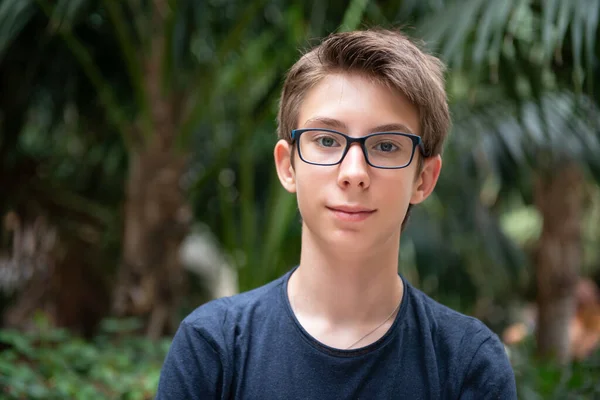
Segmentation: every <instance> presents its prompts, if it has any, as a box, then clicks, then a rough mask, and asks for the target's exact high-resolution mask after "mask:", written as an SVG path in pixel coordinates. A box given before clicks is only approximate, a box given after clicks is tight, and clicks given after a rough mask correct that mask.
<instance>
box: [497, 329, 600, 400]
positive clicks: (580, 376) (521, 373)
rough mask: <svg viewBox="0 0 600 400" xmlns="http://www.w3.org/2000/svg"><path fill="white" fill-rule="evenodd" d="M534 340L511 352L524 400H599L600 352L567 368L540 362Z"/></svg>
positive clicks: (518, 385) (519, 395)
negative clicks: (535, 351) (536, 356)
mask: <svg viewBox="0 0 600 400" xmlns="http://www.w3.org/2000/svg"><path fill="white" fill-rule="evenodd" d="M534 347H535V346H534V343H533V341H532V339H529V340H528V341H526V342H524V343H523V344H522V345H520V346H518V347H514V348H510V349H509V355H510V359H511V363H512V365H513V369H514V371H515V377H516V380H517V391H518V397H519V399H521V400H541V399H543V400H554V399H556V400H571V399H573V400H575V399H581V400H584V399H585V400H587V399H600V350H598V351H596V352H595V353H594V354H593V355H592V356H590V357H589V358H587V359H586V360H583V361H579V362H573V363H571V364H569V365H567V366H559V365H557V364H554V363H549V362H543V361H540V360H537V359H536V358H535V356H534Z"/></svg>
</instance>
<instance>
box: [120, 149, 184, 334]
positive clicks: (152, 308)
mask: <svg viewBox="0 0 600 400" xmlns="http://www.w3.org/2000/svg"><path fill="white" fill-rule="evenodd" d="M130 157H131V158H130V167H129V168H130V171H129V181H128V186H127V194H126V204H125V221H124V222H125V233H124V237H123V264H122V266H121V271H120V275H119V282H118V285H117V289H116V292H115V311H116V312H117V314H118V315H120V316H144V317H146V316H149V319H148V320H147V321H146V323H147V325H146V333H147V335H148V336H149V337H151V338H158V337H159V336H160V335H162V334H164V333H171V332H172V331H173V329H174V325H173V323H174V322H175V321H173V320H172V319H171V320H170V318H175V317H176V315H175V307H176V305H177V303H178V294H179V293H180V292H181V284H182V269H181V267H180V263H179V247H180V245H181V242H182V241H183V238H184V237H185V234H186V232H187V226H188V223H189V219H190V218H189V212H188V209H187V206H186V202H185V199H184V196H183V193H182V190H181V188H180V185H179V180H180V177H181V175H182V172H183V168H184V162H185V160H183V159H182V158H181V157H178V156H177V155H174V154H173V152H171V151H168V150H164V149H160V148H157V146H152V147H151V148H150V149H146V150H144V151H140V152H136V153H132V154H131V155H130Z"/></svg>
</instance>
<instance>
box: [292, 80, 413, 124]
mask: <svg viewBox="0 0 600 400" xmlns="http://www.w3.org/2000/svg"><path fill="white" fill-rule="evenodd" d="M298 127H299V128H311V127H327V128H332V129H338V130H341V131H344V132H345V133H347V134H349V135H353V136H362V135H365V134H367V133H370V132H372V131H375V130H378V131H382V130H385V131H392V130H393V131H396V130H401V131H404V132H407V133H415V134H419V133H420V123H419V113H418V110H417V108H416V107H415V106H414V105H413V104H412V103H411V102H410V101H409V100H408V99H407V98H406V96H404V95H403V94H402V93H400V92H398V91H395V90H392V89H391V88H389V87H387V86H385V85H383V84H381V83H378V82H376V81H375V80H373V79H370V78H368V77H365V76H362V75H358V74H343V73H340V74H330V75H327V76H325V77H324V78H322V79H321V81H319V83H318V84H316V85H315V86H314V87H313V88H311V89H310V90H309V91H308V92H307V93H306V95H305V97H304V101H303V102H302V104H301V105H300V109H299V113H298ZM376 128H377V129H376ZM380 128H389V129H380Z"/></svg>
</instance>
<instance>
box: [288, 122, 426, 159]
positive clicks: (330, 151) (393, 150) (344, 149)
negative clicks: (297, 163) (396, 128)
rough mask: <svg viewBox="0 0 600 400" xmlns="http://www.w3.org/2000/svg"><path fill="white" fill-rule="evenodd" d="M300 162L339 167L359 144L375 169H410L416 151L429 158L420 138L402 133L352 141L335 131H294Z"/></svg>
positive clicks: (378, 135) (365, 137) (389, 133)
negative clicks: (417, 149)
mask: <svg viewBox="0 0 600 400" xmlns="http://www.w3.org/2000/svg"><path fill="white" fill-rule="evenodd" d="M292 140H293V141H296V143H297V146H298V154H299V155H300V159H301V160H302V161H304V162H305V163H308V164H314V165H323V166H329V165H336V164H339V163H341V162H342V160H343V159H344V157H345V156H346V154H347V153H348V149H350V146H351V145H352V144H353V143H359V144H360V147H361V148H362V151H363V154H364V155H365V160H366V161H367V164H369V165H370V166H372V167H375V168H383V169H399V168H405V167H408V166H409V165H410V163H411V162H412V160H413V157H414V153H415V148H416V147H417V146H418V147H419V149H420V151H421V154H422V155H423V156H425V157H426V156H427V155H426V153H425V148H424V146H423V141H422V140H421V137H420V136H417V135H413V134H411V133H401V132H378V133H372V134H370V135H367V136H363V137H358V138H355V137H351V136H348V135H345V134H343V133H341V132H338V131H334V130H331V129H321V128H309V129H295V130H293V131H292Z"/></svg>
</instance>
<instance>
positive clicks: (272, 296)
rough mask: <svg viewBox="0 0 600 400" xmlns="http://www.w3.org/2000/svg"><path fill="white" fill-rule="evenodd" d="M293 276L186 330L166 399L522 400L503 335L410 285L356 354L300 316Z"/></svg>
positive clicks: (192, 320) (166, 382)
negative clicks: (325, 340) (391, 316)
mask: <svg viewBox="0 0 600 400" xmlns="http://www.w3.org/2000/svg"><path fill="white" fill-rule="evenodd" d="M291 272H293V271H290V272H288V273H287V274H285V275H284V276H283V277H281V278H279V279H277V280H275V281H273V282H271V283H269V284H267V285H265V286H262V287H260V288H258V289H255V290H253V291H249V292H246V293H242V294H239V295H236V296H232V297H228V298H222V299H218V300H214V301H211V302H209V303H207V304H204V305H202V306H201V307H199V308H197V309H196V310H195V311H194V312H192V313H191V314H190V315H189V316H188V317H186V318H185V319H184V321H183V322H182V323H181V325H180V327H179V329H178V331H177V333H176V335H175V338H174V339H173V344H172V345H171V348H170V350H169V353H168V355H167V357H166V359H165V363H164V365H163V368H162V372H161V376H160V382H159V386H158V393H157V399H160V400H163V399H319V400H321V399H410V400H417V399H465V400H466V399H516V398H517V395H516V388H515V379H514V373H513V371H512V369H511V366H510V364H509V362H508V358H507V355H506V353H505V351H504V347H503V346H502V344H501V342H500V340H499V339H498V336H497V335H495V334H494V333H493V332H491V331H490V330H489V329H488V328H487V327H486V326H485V325H484V324H483V323H482V322H480V321H478V320H476V319H475V318H471V317H468V316H465V315H462V314H459V313H457V312H455V311H453V310H451V309H449V308H447V307H445V306H443V305H441V304H439V303H437V302H435V301H434V300H433V299H431V298H429V297H428V296H426V295H425V294H424V293H422V292H421V291H419V290H417V289H416V288H414V287H412V286H411V285H410V284H409V283H408V282H406V280H404V279H403V282H404V296H403V299H402V304H401V306H400V310H399V312H398V314H397V317H396V319H395V321H394V323H393V324H392V326H391V328H390V329H389V330H388V332H387V333H386V334H385V335H384V336H383V337H381V338H380V339H379V340H377V341H376V342H374V343H372V344H370V345H368V346H366V347H363V348H360V349H352V350H339V349H335V348H332V347H329V346H326V345H324V344H322V343H320V342H318V341H317V340H315V339H314V338H313V337H311V336H310V335H309V334H308V333H307V332H306V331H305V330H304V329H303V328H302V326H301V325H300V323H299V322H298V320H297V319H296V317H295V315H294V313H293V312H292V308H291V306H290V303H289V300H288V297H287V282H288V279H289V276H290V275H291Z"/></svg>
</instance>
